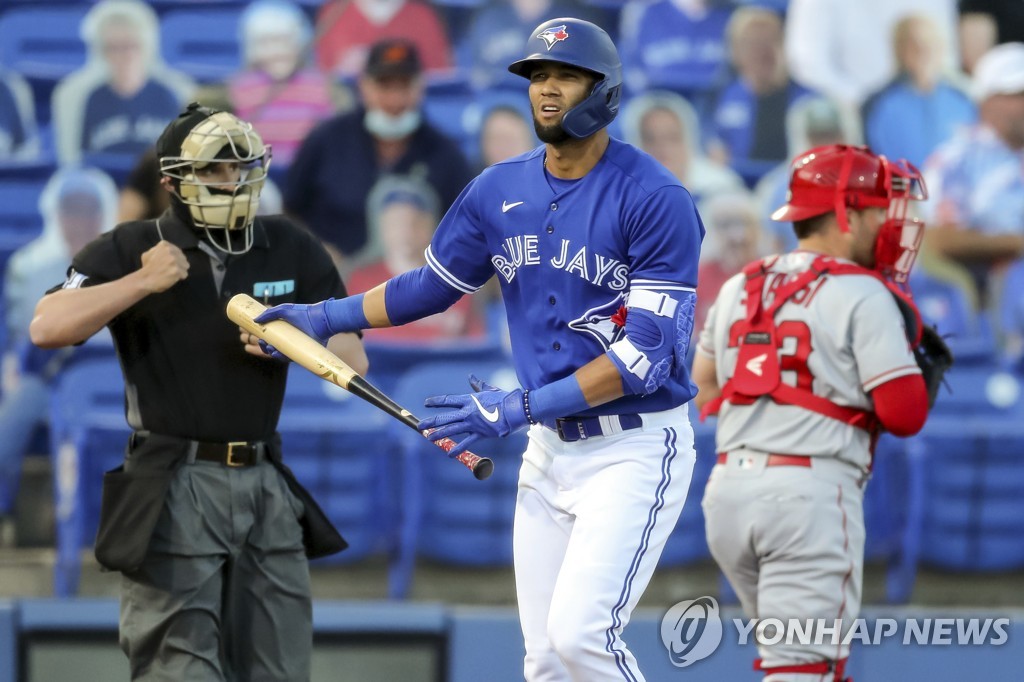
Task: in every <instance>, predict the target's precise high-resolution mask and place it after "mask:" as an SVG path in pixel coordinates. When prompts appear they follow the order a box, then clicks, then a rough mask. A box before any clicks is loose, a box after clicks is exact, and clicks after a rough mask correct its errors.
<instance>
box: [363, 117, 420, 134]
mask: <svg viewBox="0 0 1024 682" xmlns="http://www.w3.org/2000/svg"><path fill="white" fill-rule="evenodd" d="M421 118H422V116H421V114H420V112H419V111H417V110H410V111H403V112H402V113H400V114H398V115H397V116H391V115H390V114H388V113H387V112H385V111H381V110H380V109H370V110H369V111H367V112H366V116H365V118H364V119H363V124H364V125H365V126H366V129H367V130H369V131H370V133H371V134H372V135H374V136H375V137H379V138H381V139H383V140H389V141H390V140H400V139H402V138H403V137H407V136H409V135H411V134H412V133H413V132H414V131H415V130H416V129H417V128H419V126H420V120H421Z"/></svg>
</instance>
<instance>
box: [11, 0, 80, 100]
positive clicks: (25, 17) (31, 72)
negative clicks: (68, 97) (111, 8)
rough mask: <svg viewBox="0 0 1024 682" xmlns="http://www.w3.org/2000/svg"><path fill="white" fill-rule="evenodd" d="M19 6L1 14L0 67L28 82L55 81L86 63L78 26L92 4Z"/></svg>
mask: <svg viewBox="0 0 1024 682" xmlns="http://www.w3.org/2000/svg"><path fill="white" fill-rule="evenodd" d="M42 4H43V3H34V4H32V5H28V4H26V5H18V6H15V7H12V8H10V9H8V10H6V11H4V12H3V13H2V14H0V36H3V39H2V40H0V64H3V65H4V66H5V67H6V68H8V69H11V70H12V71H16V72H18V73H20V74H21V75H22V76H24V77H25V78H28V79H29V80H48V81H52V82H56V81H57V80H59V79H60V78H62V77H64V76H66V75H67V74H68V73H70V72H71V71H74V70H75V69H77V68H78V67H80V66H82V65H83V64H84V63H85V57H86V50H85V43H84V42H82V39H81V36H80V35H79V24H80V23H81V22H82V18H83V17H85V13H86V12H88V11H89V9H90V8H91V6H92V5H91V3H87V2H80V3H77V4H68V5H55V4H54V3H46V5H47V6H40V5H42Z"/></svg>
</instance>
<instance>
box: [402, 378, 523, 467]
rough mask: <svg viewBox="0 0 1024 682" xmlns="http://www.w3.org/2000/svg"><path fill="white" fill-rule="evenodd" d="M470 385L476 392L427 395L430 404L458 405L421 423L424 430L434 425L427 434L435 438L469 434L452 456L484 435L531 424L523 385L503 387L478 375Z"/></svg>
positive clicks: (503, 432)
mask: <svg viewBox="0 0 1024 682" xmlns="http://www.w3.org/2000/svg"><path fill="white" fill-rule="evenodd" d="M470 385H471V386H472V387H473V388H474V390H476V391H477V392H476V393H467V394H462V395H438V396H433V397H431V398H427V399H426V401H424V403H423V404H424V405H425V406H427V407H454V408H457V409H454V410H448V411H446V412H442V413H441V414H439V415H436V416H434V417H430V418H428V419H424V420H422V421H421V422H420V423H419V429H420V430H421V431H423V430H426V429H434V431H433V432H432V433H430V434H429V435H428V436H427V437H428V438H430V440H433V441H437V440H440V439H442V438H452V437H453V436H457V435H460V434H468V437H467V438H465V439H463V440H462V441H461V442H460V443H459V444H458V445H456V446H455V447H454V448H452V450H451V452H449V453H448V455H449V456H451V457H454V456H456V455H458V454H460V453H461V452H464V451H465V450H466V449H467V448H468V447H469V446H470V445H471V444H472V443H474V442H475V441H477V440H479V439H480V438H493V437H495V436H498V437H503V436H507V435H509V434H510V433H514V432H516V431H518V430H520V429H523V428H525V427H526V426H528V425H529V422H528V421H527V419H526V410H525V409H524V407H523V391H522V389H518V388H517V389H515V390H514V391H502V390H501V389H498V388H495V387H494V386H491V385H489V384H487V383H486V382H483V381H480V380H479V379H477V378H476V377H474V376H471V377H470Z"/></svg>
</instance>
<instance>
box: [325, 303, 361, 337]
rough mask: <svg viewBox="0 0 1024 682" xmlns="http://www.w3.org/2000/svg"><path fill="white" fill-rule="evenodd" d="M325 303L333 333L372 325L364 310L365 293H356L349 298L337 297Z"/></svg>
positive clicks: (329, 325) (328, 323) (328, 322)
mask: <svg viewBox="0 0 1024 682" xmlns="http://www.w3.org/2000/svg"><path fill="white" fill-rule="evenodd" d="M324 303H325V305H324V312H325V313H326V315H327V326H328V327H329V328H330V332H331V335H334V334H341V333H343V332H354V331H357V330H360V329H368V328H369V327H370V322H369V320H367V319H366V313H364V312H363V294H356V295H355V296H349V297H348V298H340V299H339V298H336V299H332V300H330V301H325V302H324Z"/></svg>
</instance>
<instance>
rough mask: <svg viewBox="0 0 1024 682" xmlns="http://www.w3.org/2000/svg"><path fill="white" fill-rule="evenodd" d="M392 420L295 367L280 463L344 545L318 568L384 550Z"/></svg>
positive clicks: (390, 523) (389, 520) (389, 521)
mask: <svg viewBox="0 0 1024 682" xmlns="http://www.w3.org/2000/svg"><path fill="white" fill-rule="evenodd" d="M390 421H392V420H391V418H389V417H388V416H387V415H386V414H384V412H382V411H381V410H378V409H377V408H375V407H373V406H371V405H370V404H369V403H367V402H365V401H363V400H360V399H359V398H357V397H355V396H354V395H352V394H351V393H348V392H347V391H345V390H344V389H341V388H339V387H337V386H334V385H333V384H329V383H327V382H325V381H324V380H323V379H320V378H319V377H317V376H315V375H314V374H313V373H311V372H308V371H306V370H305V369H303V368H302V367H298V366H295V365H293V366H292V367H291V369H290V370H289V376H288V388H287V391H286V393H285V402H284V407H283V408H282V410H281V419H280V421H279V422H278V431H279V432H280V434H281V441H282V445H283V452H284V461H285V464H287V465H288V466H289V467H290V468H291V469H292V471H293V472H294V473H295V476H296V478H298V479H299V480H300V481H301V482H302V484H303V485H304V486H305V487H306V488H307V489H308V490H309V492H310V493H311V494H312V495H313V497H314V498H316V501H317V503H318V504H319V505H320V506H321V508H322V509H323V510H324V512H325V513H326V514H327V516H328V517H329V518H330V519H331V521H332V522H333V523H334V525H335V526H336V527H337V528H338V530H339V531H340V532H341V534H342V535H343V536H344V537H345V539H346V540H347V541H348V543H349V548H348V549H347V550H345V551H344V552H341V553H340V554H335V555H333V556H330V557H324V558H323V559H320V560H318V562H322V563H352V562H354V561H358V560H360V559H362V558H365V557H366V556H369V555H370V554H373V553H375V552H378V551H381V550H386V549H390V548H389V547H388V546H387V545H388V543H389V541H390V538H391V536H392V532H393V530H394V524H395V521H394V518H395V513H394V511H393V510H392V509H391V504H392V502H391V501H392V500H394V499H395V498H394V497H393V496H391V494H390V492H389V491H390V489H391V488H392V487H394V485H395V484H394V482H393V481H391V480H390V478H389V474H390V472H393V471H395V470H397V466H396V464H397V457H395V456H393V454H392V451H393V449H394V448H393V446H392V445H391V443H390V441H389V438H388V431H387V425H388V423H389V422H390Z"/></svg>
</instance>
